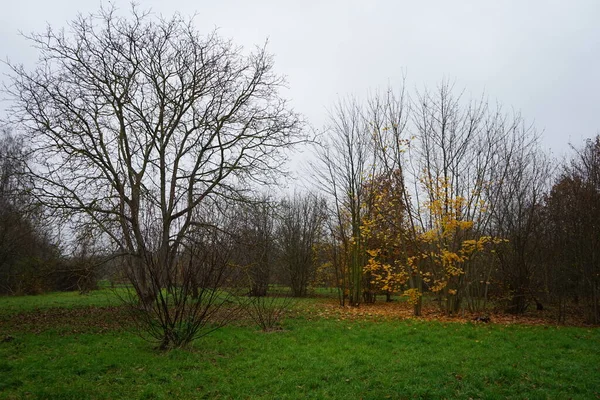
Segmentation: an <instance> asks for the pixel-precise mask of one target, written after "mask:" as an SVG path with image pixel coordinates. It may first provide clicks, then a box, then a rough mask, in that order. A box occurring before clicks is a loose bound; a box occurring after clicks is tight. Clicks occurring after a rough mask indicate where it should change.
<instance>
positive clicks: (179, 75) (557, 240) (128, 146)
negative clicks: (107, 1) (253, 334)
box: [0, 6, 600, 348]
mask: <svg viewBox="0 0 600 400" xmlns="http://www.w3.org/2000/svg"><path fill="white" fill-rule="evenodd" d="M28 39H29V40H30V41H31V43H32V44H33V45H34V47H36V48H37V49H38V51H39V54H40V57H39V60H38V63H37V65H36V67H35V68H34V69H33V70H28V69H26V68H25V67H24V66H22V65H19V64H9V67H10V68H11V73H10V76H9V80H8V81H7V82H5V83H4V86H3V92H4V93H5V94H6V96H7V97H8V98H9V99H10V106H9V109H8V116H7V118H5V120H4V121H3V126H5V127H6V128H5V132H4V134H3V138H2V141H1V144H0V153H1V154H0V155H1V158H0V160H1V163H0V168H1V171H0V173H1V175H0V177H1V179H0V185H1V186H0V204H1V205H2V207H1V215H0V235H2V238H3V240H2V248H1V249H0V290H1V291H2V292H3V293H9V294H11V293H14V294H20V293H37V292H40V291H44V290H57V289H74V288H78V289H79V290H81V291H86V290H89V289H91V288H94V287H95V285H96V282H97V281H98V280H99V279H101V278H110V279H111V280H112V281H113V282H117V283H122V282H126V283H127V285H126V287H127V288H129V289H130V290H129V291H128V292H127V295H124V296H123V297H124V300H125V301H126V302H127V303H128V304H130V305H131V306H132V307H131V309H132V316H134V318H136V320H138V321H139V322H140V323H141V324H143V326H144V327H145V329H146V330H147V331H148V332H150V333H151V335H152V336H153V337H154V338H156V339H158V340H159V341H160V342H161V347H164V348H168V347H170V346H177V345H181V344H185V343H187V342H189V341H190V340H192V339H193V338H194V337H197V336H198V335H199V334H200V333H201V332H204V328H208V327H209V325H210V326H214V325H218V323H215V321H216V320H222V321H223V322H225V320H226V319H227V318H221V317H224V316H225V314H226V313H223V312H222V311H223V310H224V309H232V308H235V307H234V306H233V304H237V302H239V301H238V299H239V298H240V293H241V294H245V295H248V296H250V297H253V298H261V297H264V296H266V295H267V294H268V292H269V290H270V289H272V288H273V285H274V284H277V285H285V286H289V287H290V288H291V290H292V292H293V295H294V296H306V295H307V294H308V293H309V288H311V287H315V286H329V287H333V288H337V292H338V294H339V300H340V304H341V305H346V304H349V305H352V306H358V305H360V304H361V303H363V302H373V301H375V299H376V298H377V296H378V295H385V296H386V298H387V299H388V300H391V299H392V296H393V295H398V294H400V295H402V296H404V297H406V298H407V299H408V301H410V302H411V304H413V306H414V312H415V314H417V315H418V314H420V312H421V307H422V302H423V297H424V296H425V297H430V298H432V299H434V300H435V301H437V302H439V305H440V307H441V309H442V310H443V311H444V312H446V313H449V314H455V313H459V312H461V311H464V310H469V311H481V310H487V309H489V308H490V307H493V306H496V307H501V308H503V309H505V310H507V311H510V312H514V313H523V312H525V311H526V310H527V309H528V307H530V306H531V304H535V305H536V307H539V308H542V307H544V304H547V305H548V304H553V305H554V304H556V305H557V307H558V310H559V315H558V318H559V319H561V320H564V319H565V317H566V313H567V311H568V310H570V309H571V306H572V305H574V304H575V305H577V306H578V309H580V310H583V312H585V314H586V318H587V319H588V321H590V322H594V323H597V322H598V318H599V311H598V303H599V301H600V300H599V299H598V295H599V291H600V289H599V287H598V283H599V282H598V281H599V279H600V274H599V268H598V261H597V257H596V253H595V251H596V250H595V249H596V248H597V247H596V246H595V244H596V243H595V240H596V238H597V237H598V234H597V232H596V229H597V228H596V227H597V226H598V223H597V218H598V215H597V214H598V213H597V211H596V208H597V207H598V198H597V193H598V192H599V189H600V188H599V187H598V184H599V181H598V173H597V168H598V162H599V158H598V154H599V152H598V151H599V147H598V146H599V145H600V144H599V143H600V142H599V139H598V138H596V139H594V140H590V141H588V142H586V143H585V144H584V145H583V146H582V147H581V148H578V149H577V151H575V155H574V156H573V158H572V160H570V162H568V163H566V164H565V165H562V166H556V162H555V160H552V159H551V158H550V157H549V156H548V155H547V154H546V153H544V152H543V151H542V149H541V146H540V141H539V139H540V138H539V135H538V134H537V133H536V131H535V129H534V128H533V127H532V126H530V125H527V123H526V122H525V120H524V119H523V118H522V117H521V116H520V115H518V114H515V113H505V112H504V111H503V110H502V108H501V107H499V106H495V107H492V106H491V105H490V104H489V103H488V102H487V101H485V99H483V98H481V99H467V98H465V96H463V95H462V93H461V92H459V91H457V90H455V88H454V87H453V86H452V85H451V84H449V83H448V82H442V83H441V84H440V85H439V86H438V87H437V88H435V89H434V90H427V89H426V90H423V91H421V92H416V93H414V94H413V93H410V94H409V93H408V92H407V91H406V90H405V89H404V85H402V87H400V88H391V89H389V90H387V91H385V92H380V93H376V94H374V95H372V96H370V97H369V98H367V99H366V100H360V99H357V98H344V99H341V100H339V102H338V103H337V104H336V105H335V106H334V107H333V109H332V112H331V115H330V118H329V121H330V123H329V124H328V126H326V127H325V129H324V130H323V132H322V134H321V135H319V137H318V138H317V140H316V141H315V140H313V139H311V138H309V136H308V135H307V134H306V132H307V131H308V127H307V124H306V122H305V121H304V120H303V118H302V116H300V115H299V114H297V113H296V112H295V111H293V109H292V108H291V107H290V106H289V104H288V101H287V99H285V98H283V97H282V96H281V95H280V94H279V92H280V90H279V89H280V88H281V87H282V86H283V85H285V80H284V79H283V78H282V77H281V76H279V75H277V74H276V73H275V72H274V63H273V57H272V56H271V55H270V54H269V53H268V52H267V51H266V49H265V48H264V47H258V48H256V49H255V50H254V51H252V52H249V53H247V52H244V51H243V49H241V48H240V47H237V46H235V45H234V44H233V43H232V42H231V41H228V40H225V39H223V38H221V37H220V36H219V35H218V34H217V32H212V33H210V34H208V35H202V34H200V33H199V32H198V31H197V30H196V28H195V27H194V25H193V21H191V20H187V19H185V18H183V17H182V16H180V15H175V16H173V17H172V18H171V19H157V18H155V17H153V15H152V14H150V13H148V12H145V11H141V10H139V8H136V7H135V6H134V7H133V8H132V10H131V13H130V15H129V16H120V15H118V13H117V12H116V9H115V8H114V7H112V8H104V9H101V10H100V11H99V12H97V13H93V14H90V15H87V16H86V15H80V16H79V17H77V19H76V20H74V21H72V22H71V24H70V31H69V32H68V33H67V32H65V31H63V30H54V29H53V28H51V27H49V28H48V29H47V30H46V31H45V32H43V33H40V34H32V35H31V36H29V37H28ZM309 139H310V140H309ZM309 144H310V145H312V146H313V148H314V158H313V161H312V163H311V166H312V182H313V186H314V188H315V189H314V191H313V192H306V193H305V192H300V191H298V192H297V193H295V194H294V195H289V196H283V195H279V194H278V195H276V196H274V195H273V194H272V193H273V191H272V190H271V191H270V192H269V190H268V189H266V188H275V187H277V184H278V182H280V178H281V177H282V175H283V173H284V166H285V161H286V159H287V157H288V154H289V151H288V150H289V149H291V148H293V147H297V146H300V145H309ZM269 193H271V194H270V195H269ZM157 321H158V323H157ZM209 321H210V323H209Z"/></svg>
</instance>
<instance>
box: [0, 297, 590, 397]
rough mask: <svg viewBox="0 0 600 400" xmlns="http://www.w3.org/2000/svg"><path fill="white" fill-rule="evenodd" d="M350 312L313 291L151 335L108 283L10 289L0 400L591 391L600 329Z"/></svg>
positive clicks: (4, 305)
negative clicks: (176, 340) (245, 313)
mask: <svg viewBox="0 0 600 400" xmlns="http://www.w3.org/2000/svg"><path fill="white" fill-rule="evenodd" d="M394 307H400V305H399V304H398V303H395V304H384V303H379V305H378V304H376V305H374V306H372V308H371V309H369V308H368V307H362V310H361V311H360V312H359V311H356V310H347V311H346V310H342V309H339V308H338V307H337V306H335V304H334V301H333V300H332V299H328V298H320V299H315V298H311V299H305V300H301V301H299V302H298V303H297V305H296V306H295V309H294V310H293V311H292V312H289V313H288V316H287V318H285V319H284V320H283V321H282V326H281V327H282V329H281V330H278V331H273V332H262V331H260V330H258V329H257V328H256V326H254V325H253V324H252V323H251V322H250V321H245V320H242V321H237V322H235V323H233V324H231V325H229V326H226V327H224V328H222V329H220V330H217V331H216V332H213V333H212V334H210V335H208V336H206V337H203V338H201V339H199V340H197V341H196V342H194V343H193V345H192V346H191V347H190V348H187V349H176V350H171V351H168V352H160V351H157V350H155V349H154V348H153V346H152V344H151V343H148V342H146V341H144V340H143V339H141V338H140V337H139V336H138V335H137V334H136V331H135V329H134V327H133V326H132V325H131V324H130V323H129V322H128V319H127V316H126V313H125V312H124V311H123V309H122V307H121V306H120V305H119V303H118V301H117V300H116V298H115V297H114V296H113V295H112V294H111V292H110V290H101V291H95V292H92V293H91V294H88V295H79V294H77V293H51V294H47V295H40V296H24V297H2V298H0V399H173V398H184V399H187V398H195V399H196V398H198V399H201V398H206V399H302V398H313V399H414V398H416V399H419V398H420V399H437V398H459V399H470V398H473V399H476V398H485V399H505V398H519V399H524V398H527V399H567V398H571V399H590V398H598V397H599V396H600V350H599V349H600V330H598V329H597V328H592V327H564V326H556V325H552V324H539V323H538V324H514V323H511V324H506V323H494V322H492V323H489V324H483V323H475V322H469V321H468V320H464V319H463V320H456V321H454V320H438V321H436V320H431V319H414V318H407V317H401V316H397V315H394V314H390V315H388V314H389V313H388V314H386V313H379V312H377V310H378V309H379V310H381V309H383V308H387V309H392V308H394Z"/></svg>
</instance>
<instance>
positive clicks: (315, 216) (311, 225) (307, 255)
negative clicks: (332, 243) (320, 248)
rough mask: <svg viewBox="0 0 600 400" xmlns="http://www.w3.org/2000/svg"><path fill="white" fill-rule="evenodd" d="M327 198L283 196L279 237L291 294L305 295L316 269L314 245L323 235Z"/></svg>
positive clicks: (283, 265) (281, 255) (295, 195)
mask: <svg viewBox="0 0 600 400" xmlns="http://www.w3.org/2000/svg"><path fill="white" fill-rule="evenodd" d="M324 218H325V202H324V199H322V198H319V197H317V196H316V195H313V194H307V195H300V194H298V193H295V194H294V195H293V197H291V198H288V199H284V200H283V201H282V203H281V210H280V218H279V224H278V229H277V238H278V242H279V248H280V259H281V266H282V268H283V269H284V271H285V274H286V275H287V280H288V282H289V284H290V287H291V290H292V295H293V296H295V297H304V296H306V294H307V288H308V284H309V283H310V281H311V280H312V279H313V278H314V275H315V270H316V253H315V246H317V244H318V243H319V240H320V239H321V237H322V235H323V229H324Z"/></svg>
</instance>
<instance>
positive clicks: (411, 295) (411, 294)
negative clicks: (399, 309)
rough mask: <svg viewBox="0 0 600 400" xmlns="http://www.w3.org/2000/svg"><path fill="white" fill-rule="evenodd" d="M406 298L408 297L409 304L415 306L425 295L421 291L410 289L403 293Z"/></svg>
mask: <svg viewBox="0 0 600 400" xmlns="http://www.w3.org/2000/svg"><path fill="white" fill-rule="evenodd" d="M403 295H404V296H406V297H408V302H409V303H410V304H412V305H415V304H417V303H418V302H419V299H420V298H421V296H422V295H423V294H422V293H421V291H420V290H419V289H408V290H405V291H404V293H403Z"/></svg>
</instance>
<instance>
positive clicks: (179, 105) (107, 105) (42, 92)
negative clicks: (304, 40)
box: [5, 7, 301, 347]
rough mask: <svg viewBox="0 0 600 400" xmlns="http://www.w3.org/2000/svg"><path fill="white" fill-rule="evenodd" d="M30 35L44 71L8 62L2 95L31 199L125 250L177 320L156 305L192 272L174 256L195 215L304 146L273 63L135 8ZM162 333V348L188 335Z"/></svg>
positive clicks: (156, 311) (150, 301)
mask: <svg viewBox="0 0 600 400" xmlns="http://www.w3.org/2000/svg"><path fill="white" fill-rule="evenodd" d="M28 38H29V40H30V41H31V43H32V44H33V45H34V46H35V47H36V48H37V49H38V51H39V53H40V58H39V61H38V66H37V68H35V69H34V70H33V71H28V70H26V69H25V68H24V67H23V66H20V65H14V64H13V65H11V68H12V76H11V81H10V84H9V85H7V87H6V88H5V90H6V92H7V93H8V95H9V96H10V97H11V99H12V101H13V103H12V104H13V105H12V107H11V110H10V111H11V119H12V121H13V122H14V123H15V124H16V126H18V130H19V131H20V132H22V133H23V134H24V135H25V136H26V138H27V146H28V148H29V156H30V158H31V162H32V165H31V168H30V173H31V174H32V176H33V177H34V178H35V190H34V192H33V194H34V196H35V197H36V199H37V200H38V201H40V202H41V203H43V204H44V205H46V206H47V207H49V208H51V209H54V210H57V211H60V212H62V213H63V214H64V216H65V217H69V218H71V220H72V221H74V222H75V223H78V222H85V223H89V222H92V223H93V224H95V225H96V226H97V227H98V228H99V229H101V231H102V232H103V233H104V234H105V235H106V237H107V238H108V239H109V240H110V241H111V242H112V243H113V245H114V246H116V247H117V248H118V250H119V252H120V253H121V254H122V255H124V256H125V257H124V259H125V260H127V271H128V276H129V278H130V280H131V282H132V283H133V285H134V287H135V290H136V292H137V295H138V297H139V299H140V300H141V301H142V304H143V306H144V308H145V309H146V310H147V311H148V312H150V313H151V314H153V315H154V316H155V317H156V318H158V319H164V318H167V317H169V316H168V315H165V314H168V313H169V312H170V310H171V308H169V307H162V306H157V303H156V299H157V298H159V296H161V293H163V292H162V291H163V290H166V291H167V292H173V293H175V292H178V291H179V290H180V289H181V288H182V287H184V286H185V285H184V284H183V283H182V281H181V280H182V279H184V277H189V276H192V275H191V274H181V273H179V272H178V271H179V267H180V264H178V260H179V259H180V254H181V252H182V251H183V246H184V242H185V241H186V240H191V237H190V236H189V232H190V230H191V228H192V227H193V226H194V225H195V224H196V223H197V222H198V221H195V216H196V215H197V213H196V211H197V210H198V209H199V208H201V207H202V206H203V205H205V204H208V201H209V199H213V200H214V201H216V199H217V198H223V199H229V200H236V199H241V198H243V195H244V191H243V190H242V189H243V188H248V187H249V186H250V185H251V184H252V183H253V182H260V183H269V182H273V181H274V178H275V177H276V176H277V174H278V173H279V172H280V170H281V166H282V162H283V161H284V159H285V154H284V152H283V150H284V149H286V148H288V147H290V146H292V145H293V144H294V143H296V142H298V141H299V140H301V138H300V128H301V121H300V119H299V117H298V115H296V114H295V113H294V112H293V111H292V110H291V109H290V108H289V106H288V104H287V102H286V100H285V99H283V98H281V97H280V96H279V94H278V89H279V88H280V87H282V85H283V84H284V80H283V79H282V78H281V77H279V76H278V75H276V74H275V73H274V72H273V58H272V57H271V56H270V55H269V54H268V53H267V52H266V50H265V49H264V48H258V49H256V50H255V51H254V52H252V53H250V54H249V55H244V53H243V52H242V49H241V48H239V47H236V46H235V45H233V44H232V43H231V42H230V41H227V40H224V39H222V38H220V37H219V35H218V34H217V33H216V32H213V33H210V34H209V35H206V36H203V35H201V34H200V33H198V32H197V31H196V29H195V28H194V26H193V24H192V21H186V20H184V19H183V18H182V17H181V16H179V15H175V16H174V17H173V18H171V19H157V18H154V17H153V16H152V15H151V14H150V13H144V12H140V11H139V10H138V9H137V8H136V7H133V9H132V12H131V15H130V16H129V17H122V16H119V15H118V14H117V12H116V10H115V9H114V8H109V9H101V10H100V11H99V12H98V13H95V14H91V15H89V16H79V17H78V18H77V19H75V20H74V21H73V22H71V24H70V25H69V30H67V31H64V30H59V31H57V30H54V29H52V28H50V27H49V28H48V29H47V30H46V31H45V32H44V33H41V34H33V35H31V36H29V37H28ZM201 259H204V257H201ZM210 259H211V258H210V257H209V260H210ZM220 262H221V261H219V263H220ZM193 265H194V263H191V264H190V268H192V267H193ZM174 298H179V299H181V301H186V302H187V301H188V300H189V299H188V298H187V297H186V296H172V297H171V299H174ZM203 315H204V314H200V316H203ZM163 333H164V335H163V336H164V337H163V340H162V341H161V342H162V345H163V347H170V346H179V345H183V344H185V343H187V342H188V341H189V340H191V339H192V338H193V337H194V335H183V336H178V335H173V334H172V332H169V331H167V330H165V331H164V332H163Z"/></svg>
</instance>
